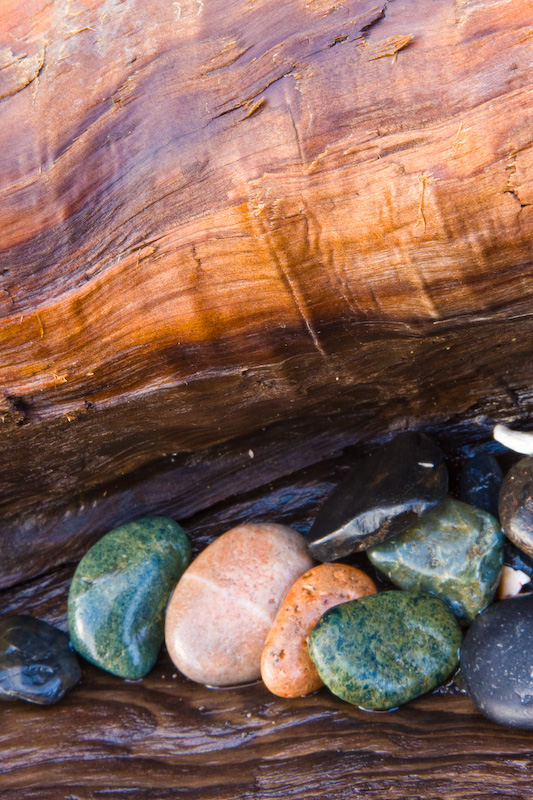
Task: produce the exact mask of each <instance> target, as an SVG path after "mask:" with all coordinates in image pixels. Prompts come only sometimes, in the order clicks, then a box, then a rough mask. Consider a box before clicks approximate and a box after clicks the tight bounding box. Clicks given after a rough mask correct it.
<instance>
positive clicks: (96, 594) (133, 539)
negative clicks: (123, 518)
mask: <svg viewBox="0 0 533 800" xmlns="http://www.w3.org/2000/svg"><path fill="white" fill-rule="evenodd" d="M190 554H191V548H190V544H189V540H188V539H187V537H186V535H185V533H184V531H183V530H182V528H181V527H180V526H179V525H178V524H177V523H176V522H174V521H173V520H171V519H166V518H164V517H150V518H148V519H142V520H139V521H138V522H131V523H129V524H128V525H123V526H121V527H120V528H116V529H115V530H113V531H111V532H110V533H108V534H107V535H106V536H104V537H103V538H102V539H100V541H99V542H97V543H96V544H95V545H94V546H93V547H92V548H91V549H90V550H89V551H88V552H87V553H86V555H85V556H84V557H83V558H82V560H81V561H80V563H79V564H78V568H77V569H76V572H75V574H74V577H73V579H72V584H71V586H70V592H69V598H68V622H69V629H70V636H71V639H72V644H73V646H74V647H75V649H76V650H77V651H78V653H80V655H82V656H83V657H84V658H86V659H87V660H88V661H91V662H92V663H93V664H96V665H97V666H99V667H101V668H102V669H105V670H107V671H108V672H112V673H113V674H114V675H119V676H120V677H122V678H130V679H136V678H141V677H142V676H143V675H146V673H147V672H149V671H150V670H151V669H152V667H153V665H154V663H155V660H156V658H157V655H158V653H159V649H160V647H161V644H162V642H163V633H164V613H165V608H166V605H167V601H168V598H169V596H170V593H171V592H172V590H173V589H174V587H175V585H176V583H177V582H178V581H179V579H180V577H181V575H182V574H183V571H184V570H185V568H186V567H187V565H188V563H189V560H190Z"/></svg>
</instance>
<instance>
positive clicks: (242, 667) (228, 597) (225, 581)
mask: <svg viewBox="0 0 533 800" xmlns="http://www.w3.org/2000/svg"><path fill="white" fill-rule="evenodd" d="M313 563H314V562H313V560H312V559H311V557H310V555H309V553H308V551H307V545H306V542H305V539H304V538H303V536H301V535H300V534H299V533H297V532H296V531H294V530H292V529H291V528H287V527H285V526H283V525H275V524H266V523H265V524H250V525H240V526H238V527H236V528H233V529H232V530H230V531H227V532H226V533H224V534H223V535H222V536H220V537H219V538H218V539H216V540H215V541H214V542H212V544H210V545H209V546H208V547H206V549H205V550H203V551H202V552H201V553H200V555H199V556H198V557H197V558H196V559H195V560H194V561H193V562H192V564H191V565H190V567H189V568H188V569H187V570H186V572H185V573H184V575H183V577H182V579H181V580H180V582H179V583H178V585H177V587H176V589H175V591H174V593H173V595H172V597H171V599H170V602H169V604H168V609H167V615H166V623H165V641H166V645H167V649H168V652H169V655H170V657H171V659H172V661H173V662H174V664H175V665H176V666H177V668H178V669H179V670H180V672H182V673H183V674H184V675H185V676H187V677H188V678H190V679H191V680H193V681H196V682H198V683H204V684H207V685H211V686H230V685H233V684H240V683H247V682H249V681H253V680H257V679H258V678H260V676H261V653H262V651H263V647H264V644H265V640H266V637H267V634H268V632H269V630H270V628H271V626H272V623H273V622H274V619H275V617H276V614H277V612H278V609H279V607H280V604H281V602H282V600H283V598H284V596H285V594H286V592H287V590H288V589H289V588H290V587H291V586H292V584H293V583H294V581H295V580H296V579H297V578H298V577H300V575H302V574H303V573H304V572H306V571H307V570H309V569H310V568H311V567H312V566H313Z"/></svg>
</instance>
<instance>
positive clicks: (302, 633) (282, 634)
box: [261, 564, 377, 697]
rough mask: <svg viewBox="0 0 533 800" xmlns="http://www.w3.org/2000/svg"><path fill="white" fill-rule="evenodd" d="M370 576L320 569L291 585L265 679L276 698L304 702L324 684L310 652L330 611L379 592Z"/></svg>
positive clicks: (266, 654)
mask: <svg viewBox="0 0 533 800" xmlns="http://www.w3.org/2000/svg"><path fill="white" fill-rule="evenodd" d="M376 591H377V590H376V586H375V584H374V582H373V581H372V579H371V578H369V577H368V575H365V573H364V572H362V571H361V570H360V569H357V568H356V567H351V566H348V565H347V564H319V565H318V566H317V567H314V568H313V569H311V570H309V571H308V572H306V573H305V574H304V575H302V576H301V577H300V578H298V580H297V581H296V582H295V583H294V584H293V585H292V586H291V588H290V589H289V591H288V592H287V594H286V596H285V599H284V600H283V603H282V605H281V608H280V610H279V611H278V614H277V616H276V619H275V620H274V624H273V625H272V627H271V629H270V632H269V634H268V636H267V640H266V643H265V647H264V650H263V654H262V657H261V677H262V679H263V682H264V683H265V686H266V687H267V689H269V690H270V691H271V692H272V693H273V694H276V695H278V697H303V696H304V695H306V694H310V693H311V692H314V691H316V690H317V689H319V688H320V687H321V686H322V685H323V684H322V681H321V679H320V676H319V674H318V672H317V669H316V667H315V665H314V664H313V662H312V661H311V657H310V655H309V650H308V647H307V641H308V639H309V635H310V633H311V631H312V630H313V628H314V626H315V625H316V623H317V622H318V620H319V619H320V617H321V616H322V614H324V612H325V611H327V610H328V609H329V608H332V607H333V606H336V605H338V604H339V603H346V602H347V601H349V600H356V599H357V598H359V597H364V596H365V595H368V594H374V593H375V592H376Z"/></svg>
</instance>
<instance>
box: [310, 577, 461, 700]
mask: <svg viewBox="0 0 533 800" xmlns="http://www.w3.org/2000/svg"><path fill="white" fill-rule="evenodd" d="M461 639H462V635H461V629H460V627H459V625H458V623H457V620H456V619H455V617H454V616H453V614H452V613H451V612H450V611H449V609H448V608H447V607H446V606H445V605H444V603H442V602H441V601H440V600H438V599H437V598H434V597H430V596H428V595H424V594H417V593H413V592H401V591H390V592H382V593H380V594H375V595H369V596H367V597H364V598H361V599H360V600H353V601H351V602H349V603H343V605H340V606H336V607H335V608H332V609H331V610H330V611H328V612H326V614H325V615H324V616H323V617H322V618H321V620H320V621H319V622H318V624H317V626H316V627H315V629H314V631H313V633H312V634H311V636H310V639H309V652H310V655H311V658H312V659H313V662H314V663H315V666H316V667H317V670H318V673H319V675H320V677H321V679H322V680H323V682H324V683H325V684H326V686H327V687H328V688H329V689H330V690H331V691H332V692H333V693H334V694H336V695H337V696H338V697H340V698H341V699H343V700H346V701H347V702H349V703H352V704H354V705H356V706H359V707H361V708H365V709H372V710H385V709H391V708H396V707H397V706H400V705H402V704H404V703H407V702H409V700H413V699H414V698H415V697H419V696H420V695H422V694H425V693H426V692H429V691H431V690H432V689H434V688H436V687H437V686H438V685H439V684H440V683H442V681H444V680H445V679H446V678H448V677H449V676H450V675H451V673H452V672H453V671H454V670H455V668H456V666H457V664H458V660H459V648H460V645H461Z"/></svg>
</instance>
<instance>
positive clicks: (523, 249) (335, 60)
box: [0, 0, 533, 524]
mask: <svg viewBox="0 0 533 800" xmlns="http://www.w3.org/2000/svg"><path fill="white" fill-rule="evenodd" d="M532 13H533V5H532V2H531V0H496V2H488V0H468V1H466V0H461V1H460V2H459V1H458V0H422V2H421V1H420V0H391V2H388V3H385V2H383V3H379V2H375V0H346V1H345V2H342V3H337V2H330V0H311V1H310V2H305V1H304V0H287V2H284V3H282V4H280V3H279V2H278V1H277V0H259V1H258V2H247V0H235V2H227V1H226V0H224V2H223V0H205V2H204V1H203V0H180V2H176V3H167V2H162V0H150V1H149V2H146V0H125V2H121V3H114V2H108V0H86V2H81V0H74V1H73V2H66V0H52V2H49V1H48V0H29V1H28V0H4V2H3V4H2V10H1V12H0V67H1V69H0V98H2V99H1V104H2V113H1V115H0V250H1V252H2V262H1V263H2V266H1V275H0V279H1V287H0V387H1V388H0V392H1V396H0V434H1V435H0V487H1V489H2V492H1V494H2V510H1V512H0V513H1V514H2V515H3V518H4V519H5V520H6V524H7V521H9V520H13V519H14V518H15V517H16V516H21V515H22V517H28V516H29V515H31V514H32V513H41V512H42V511H43V509H44V508H45V507H48V508H50V509H55V510H56V511H57V509H59V508H61V507H65V505H67V504H71V505H72V504H75V503H76V502H77V501H78V500H79V495H80V492H81V493H84V492H89V491H91V490H97V489H100V490H102V491H103V490H104V489H105V487H106V486H107V485H108V484H110V483H111V482H112V481H114V480H115V479H116V478H117V477H120V476H121V475H122V474H131V473H133V472H134V471H135V470H138V469H141V468H143V467H144V466H146V465H148V464H150V463H152V462H155V461H157V460H160V459H163V458H164V454H169V453H174V452H178V453H185V452H191V451H192V452H196V451H197V450H198V449H199V448H201V447H206V446H212V445H213V444H215V443H216V442H220V441H224V440H228V439H230V438H231V437H234V436H238V435H243V434H245V433H247V432H250V431H252V430H257V429H258V428H260V427H261V426H263V425H269V424H272V423H274V422H276V421H277V420H279V419H299V418H300V417H301V416H302V415H307V416H308V417H309V418H310V419H315V420H316V419H317V417H319V416H320V415H321V414H323V413H324V411H325V409H330V408H331V409H340V411H341V412H346V411H349V412H350V413H351V414H352V415H353V416H352V419H353V423H354V426H356V427H357V430H358V431H359V433H360V436H361V437H369V436H371V435H373V434H375V433H376V429H379V431H377V432H381V433H383V432H386V431H387V430H389V429H390V428H391V427H392V426H394V424H395V421H396V420H397V418H398V416H401V417H402V418H404V419H405V418H410V419H424V420H426V421H427V420H433V419H436V418H440V419H443V418H449V417H453V416H456V415H461V416H462V417H463V418H469V419H473V418H475V416H476V414H478V413H479V408H480V406H481V407H483V408H484V410H486V409H487V408H488V407H492V408H497V407H500V406H501V405H502V403H501V401H502V398H503V400H504V401H505V398H506V397H511V398H514V406H515V410H514V414H515V416H519V414H520V413H528V412H529V411H531V402H530V401H531V397H530V387H531V386H532V385H533V360H532V359H531V358H530V352H531V348H530V345H529V342H530V341H531V334H532V327H533V323H532V319H531V290H532V275H531V265H532V260H531V239H532V236H531V234H532V231H533V215H532V213H531V209H532V205H531V203H532V197H533V193H532V185H533V184H532V178H531V176H532V163H533V148H532V141H533V134H532V133H531V131H532V130H533V125H532V121H533V120H532V114H533V111H532V109H533V103H532V91H533V87H532V84H531V75H530V68H529V64H530V62H531V50H532V47H533V39H532V36H531V18H532Z"/></svg>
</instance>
